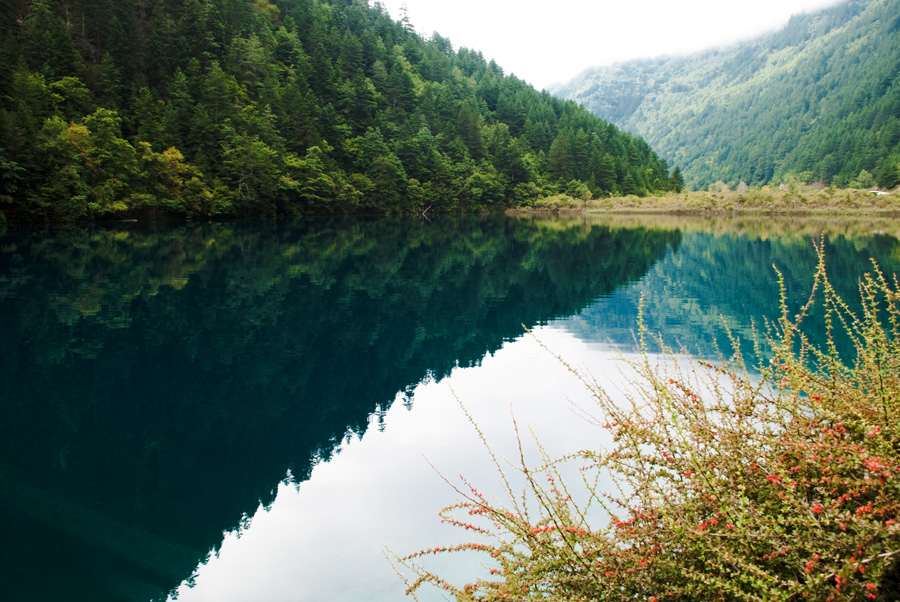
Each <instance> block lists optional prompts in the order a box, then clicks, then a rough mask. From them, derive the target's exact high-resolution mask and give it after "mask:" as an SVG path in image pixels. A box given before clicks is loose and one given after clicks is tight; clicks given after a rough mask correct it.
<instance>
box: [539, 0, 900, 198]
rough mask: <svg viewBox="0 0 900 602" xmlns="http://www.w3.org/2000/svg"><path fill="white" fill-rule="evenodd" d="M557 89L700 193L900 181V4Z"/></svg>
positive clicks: (823, 15) (851, 8)
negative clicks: (720, 186)
mask: <svg viewBox="0 0 900 602" xmlns="http://www.w3.org/2000/svg"><path fill="white" fill-rule="evenodd" d="M553 91H554V92H555V93H556V94H558V95H560V96H563V97H566V98H570V99H573V100H576V101H578V102H582V103H584V105H585V106H586V107H587V108H588V109H590V110H591V111H592V112H594V113H595V114H596V115H599V116H601V117H603V118H604V119H609V120H611V121H613V122H614V123H617V124H619V125H621V126H622V127H624V128H625V129H626V130H629V131H632V132H635V133H637V134H639V135H641V136H643V137H644V138H646V140H647V141H648V142H649V143H650V144H651V145H652V146H653V147H654V148H655V149H656V150H657V151H658V152H659V153H660V154H661V155H662V156H663V157H665V158H667V159H669V160H670V161H672V162H674V163H677V164H678V165H680V166H682V169H683V170H684V176H685V180H686V182H687V183H688V184H689V185H691V186H694V187H705V186H707V185H709V184H712V183H713V182H716V181H718V180H722V181H724V182H726V183H728V184H730V185H736V184H738V183H739V182H742V181H743V182H746V183H748V184H766V183H772V182H774V183H779V182H783V181H785V180H788V179H791V178H794V179H799V180H802V181H805V182H809V183H813V182H823V183H825V184H835V185H837V186H848V185H852V186H859V187H868V186H873V185H875V184H876V183H877V184H878V185H880V186H882V187H884V188H893V187H894V186H897V185H898V184H900V0H864V1H860V0H852V1H850V2H847V3H844V4H841V5H838V6H835V7H832V8H829V9H826V10H823V11H821V12H818V13H815V14H801V15H796V16H794V17H792V18H791V20H790V22H789V23H788V24H787V25H786V26H785V27H784V28H783V29H782V30H780V31H777V32H775V33H772V34H768V35H765V36H762V37H759V38H757V39H754V40H752V41H749V42H744V43H740V44H738V45H735V46H733V47H730V48H726V49H721V50H712V51H708V52H704V53H700V54H695V55H690V56H683V57H663V58H656V59H652V60H641V61H633V62H628V63H622V64H619V65H614V66H612V67H600V68H594V69H590V70H588V71H586V72H584V73H583V74H581V75H580V76H578V77H577V78H575V79H573V80H572V81H571V82H569V83H568V84H565V85H563V86H560V87H558V88H556V89H554V90H553Z"/></svg>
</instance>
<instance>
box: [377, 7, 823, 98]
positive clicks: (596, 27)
mask: <svg viewBox="0 0 900 602" xmlns="http://www.w3.org/2000/svg"><path fill="white" fill-rule="evenodd" d="M404 2H405V4H406V5H407V6H408V10H409V19H410V21H411V22H412V24H413V26H414V27H415V29H416V31H417V32H419V33H420V34H422V35H425V36H429V35H431V33H432V32H434V31H437V32H438V33H440V34H441V35H442V36H444V37H445V38H450V41H451V42H453V46H454V48H459V47H461V46H467V47H469V48H472V49H474V50H480V51H481V52H482V53H483V54H484V56H485V58H486V59H487V60H490V59H494V60H495V61H497V63H498V64H499V65H500V66H501V67H503V70H504V72H505V73H507V74H509V73H515V74H516V76H518V77H519V78H521V79H524V80H525V81H527V82H528V83H530V84H532V85H534V86H535V87H536V88H538V89H541V88H543V87H546V86H548V85H550V84H552V83H556V82H562V81H566V80H568V79H570V78H572V77H573V76H575V75H577V74H578V73H580V72H581V71H583V70H584V69H586V68H588V67H592V66H595V65H608V64H611V63H615V62H618V61H623V60H628V59H634V58H644V57H651V56H657V55H660V54H680V53H686V52H692V51H696V50H702V49H705V48H709V47H711V46H718V45H723V44H728V43H730V42H735V41H738V40H743V39H747V38H750V37H753V36H755V35H757V34H759V33H762V32H765V31H772V30H775V29H778V28H779V27H781V26H782V25H784V24H785V23H787V20H788V18H789V17H790V16H791V15H792V14H795V13H799V12H812V11H815V10H816V9H818V8H821V7H824V6H830V5H834V4H838V3H839V1H838V0H753V2H748V1H747V0H616V1H612V0H542V1H541V2H537V1H536V0H517V1H516V0H512V1H511V0H382V4H383V5H384V6H385V7H386V8H387V9H388V11H389V12H390V14H391V16H393V17H394V18H395V19H399V18H400V7H401V6H402V5H403V4H404Z"/></svg>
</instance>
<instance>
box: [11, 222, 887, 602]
mask: <svg viewBox="0 0 900 602" xmlns="http://www.w3.org/2000/svg"><path fill="white" fill-rule="evenodd" d="M823 233H824V236H825V239H824V240H825V247H826V255H827V259H828V265H829V269H830V277H831V278H832V280H833V282H834V283H835V285H836V288H837V289H838V290H839V291H840V292H842V293H843V294H844V295H845V297H846V298H848V299H851V298H853V296H854V295H855V291H856V282H857V279H858V277H859V276H860V275H861V274H862V273H863V272H864V271H866V270H869V269H871V262H870V258H874V259H875V260H877V261H878V263H879V265H880V266H881V267H882V269H883V270H884V271H886V272H888V273H891V272H898V271H900V243H898V236H900V223H897V222H892V221H867V220H771V219H760V218H755V219H704V218H690V219H688V218H675V217H652V216H645V217H615V216H613V217H599V216H598V217H570V218H554V219H551V218H534V217H503V216H490V217H480V216H464V217H450V216H436V217H434V218H432V219H430V220H428V219H423V218H407V217H357V218H341V219H306V220H301V221H296V222H233V223H196V224H187V225H184V224H178V225H168V224H144V223H110V224H94V225H87V226H81V225H70V226H57V227H27V228H26V227H22V228H12V227H11V228H9V229H7V230H6V231H4V232H2V234H0V332H2V333H3V339H2V341H3V344H2V345H0V411H2V420H0V436H2V446H0V450H2V452H0V520H2V521H3V524H4V527H5V537H4V539H5V544H4V547H3V558H2V562H0V572H2V579H3V583H4V589H5V591H6V592H7V593H6V594H5V596H6V597H8V598H9V599H15V600H36V601H43V600H60V599H65V600H74V601H77V600H91V601H94V602H96V601H106V600H123V601H125V600H127V601H132V600H135V601H137V600H140V601H147V602H149V601H150V600H165V599H167V598H170V599H173V598H175V597H177V598H178V600H181V601H195V600H196V601H211V600H217V601H223V600H247V599H265V600H272V601H276V600H315V601H317V602H318V601H328V600H347V599H366V600H385V601H386V600H402V599H404V597H403V589H404V586H403V584H402V582H401V581H400V578H399V577H398V576H397V575H396V574H395V573H394V570H393V569H392V567H391V565H390V563H389V562H388V560H387V559H386V557H385V550H386V549H389V550H393V551H394V552H397V553H400V554H403V553H408V552H413V551H416V550H418V549H421V548H423V547H433V546H436V545H449V544H452V543H455V542H459V541H462V540H465V539H466V533H459V532H457V531H458V530H456V529H453V528H451V527H450V526H448V525H444V524H441V522H440V519H439V517H438V511H439V510H440V508H441V507H443V506H445V505H448V504H451V503H453V502H454V501H456V500H457V499H458V495H457V493H456V492H455V491H454V489H453V486H452V485H456V486H459V485H460V484H461V482H460V480H459V476H460V475H465V477H466V478H467V479H469V480H470V481H471V482H472V483H473V484H476V485H477V486H478V487H479V489H481V490H483V491H492V490H495V491H497V492H498V493H499V491H500V490H499V488H498V487H497V484H498V475H497V473H496V470H495V469H494V467H493V466H492V464H491V463H490V461H489V456H488V455H487V452H486V451H485V448H484V446H483V444H482V442H481V441H480V440H479V438H478V437H477V435H476V433H475V430H474V428H473V427H472V425H471V424H469V422H468V419H467V417H466V413H468V414H469V415H470V416H472V418H473V419H474V421H475V422H476V423H477V424H478V425H479V428H481V430H482V431H483V432H484V434H485V437H486V439H487V440H488V442H489V443H490V444H491V445H492V447H493V448H494V450H495V452H497V454H498V455H500V456H504V457H505V456H513V455H514V454H515V453H517V452H516V443H515V437H514V432H513V427H512V420H513V416H514V417H515V419H516V421H517V422H518V424H519V426H520V428H521V429H522V430H523V431H527V428H526V425H527V426H529V427H531V428H532V429H533V430H534V432H535V433H536V435H537V436H538V437H539V438H540V440H541V441H542V442H543V443H544V445H545V446H546V448H547V449H548V451H550V452H551V453H553V454H562V453H565V452H566V451H572V450H575V449H579V448H583V447H585V446H590V445H595V444H596V443H597V441H598V440H599V437H600V433H598V432H597V429H596V428H595V427H593V426H591V424H590V423H589V422H588V421H587V420H585V418H584V416H583V415H582V414H583V413H584V412H585V411H589V409H590V399H589V396H588V395H587V392H586V391H585V388H584V386H583V385H582V384H581V383H580V382H579V381H578V380H577V379H576V378H574V376H573V375H572V374H571V373H570V372H569V371H568V370H567V369H566V367H565V366H564V365H563V364H562V363H560V362H559V361H558V360H557V359H555V358H554V357H553V355H552V354H551V353H550V351H548V349H549V350H552V352H553V353H556V354H559V355H561V356H562V357H564V358H566V359H567V360H568V361H569V362H570V363H571V364H572V365H573V366H576V367H578V368H579V369H582V370H583V371H585V372H590V373H591V374H592V375H593V376H595V377H596V378H598V379H599V380H600V381H601V382H604V383H606V384H607V385H608V386H609V387H611V388H613V389H615V388H622V387H624V386H626V383H625V382H624V381H623V377H622V375H621V373H620V371H619V366H620V365H621V361H620V358H621V357H622V356H625V357H627V356H628V355H629V354H631V353H633V351H634V331H635V327H636V324H637V318H638V311H639V307H640V306H641V304H642V307H643V317H644V321H645V323H646V325H647V327H648V329H649V330H650V331H651V332H658V333H661V334H662V336H663V337H664V338H665V339H666V340H667V341H669V342H670V343H672V344H673V345H681V346H684V348H685V349H686V350H688V351H689V352H690V353H692V354H693V355H696V356H701V357H707V358H715V357H716V356H717V346H718V347H719V348H727V345H728V338H727V337H726V336H725V332H724V329H723V327H722V324H723V321H724V322H725V323H727V324H728V325H729V327H730V328H731V330H732V332H734V333H736V334H737V335H738V336H739V337H740V338H741V343H742V346H744V347H745V348H746V349H750V348H751V339H752V337H753V333H754V331H756V332H761V331H764V329H765V319H766V317H775V316H777V312H778V303H777V302H778V284H777V277H776V272H775V270H774V268H773V267H772V266H773V265H774V266H776V267H777V268H778V270H780V272H781V273H782V275H783V277H784V282H785V285H786V289H787V292H788V302H789V305H790V306H791V307H794V308H795V307H799V305H800V304H801V303H802V302H803V301H805V300H806V299H807V297H808V295H809V289H810V285H811V282H812V274H813V270H814V268H815V265H816V253H815V249H814V247H813V244H812V241H813V240H818V239H819V237H820V236H822V235H823ZM642 299H643V301H641V300H642ZM525 328H528V329H530V330H531V331H532V334H527V333H526V332H525ZM809 329H810V330H809V332H810V335H811V337H812V338H813V339H814V340H815V339H817V338H818V339H821V336H822V333H821V322H820V321H817V316H816V314H815V313H814V314H813V315H812V316H811V318H810V322H809ZM463 408H465V409H463ZM528 436H530V435H528ZM526 451H527V452H528V453H529V454H531V455H530V456H529V457H536V456H534V446H533V445H530V444H527V442H526ZM480 560H481V559H479V558H474V559H466V558H460V559H459V560H458V561H450V560H449V559H448V560H445V561H441V564H437V565H435V568H437V569H438V570H440V571H441V572H442V573H444V574H447V575H451V576H454V577H455V578H457V579H459V580H460V581H462V580H464V579H472V578H474V577H476V576H479V575H481V574H483V573H484V572H485V571H486V570H487V567H484V566H482V565H481V564H480V562H479V561H480Z"/></svg>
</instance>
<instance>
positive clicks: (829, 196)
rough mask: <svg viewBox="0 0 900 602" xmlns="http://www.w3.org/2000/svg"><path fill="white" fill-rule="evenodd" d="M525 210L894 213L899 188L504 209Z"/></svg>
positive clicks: (899, 212) (723, 193) (691, 195)
mask: <svg viewBox="0 0 900 602" xmlns="http://www.w3.org/2000/svg"><path fill="white" fill-rule="evenodd" d="M507 213H511V214H529V213H571V214H583V213H646V214H679V215H736V214H741V215H760V216H762V215H783V216H815V215H819V216H822V215H868V216H880V217H900V193H898V192H897V191H893V192H883V191H869V190H855V189H835V188H822V189H819V188H814V187H812V186H803V187H785V188H775V187H770V186H763V187H762V188H748V189H746V190H727V189H726V190H715V191H687V192H678V193H676V192H672V193H668V194H666V195H662V196H646V197H638V196H634V195H630V196H625V197H609V198H601V199H581V198H573V197H570V196H567V195H555V196H553V197H548V198H544V199H541V200H539V201H536V202H535V203H534V205H532V206H530V207H517V208H513V209H509V210H508V211H507Z"/></svg>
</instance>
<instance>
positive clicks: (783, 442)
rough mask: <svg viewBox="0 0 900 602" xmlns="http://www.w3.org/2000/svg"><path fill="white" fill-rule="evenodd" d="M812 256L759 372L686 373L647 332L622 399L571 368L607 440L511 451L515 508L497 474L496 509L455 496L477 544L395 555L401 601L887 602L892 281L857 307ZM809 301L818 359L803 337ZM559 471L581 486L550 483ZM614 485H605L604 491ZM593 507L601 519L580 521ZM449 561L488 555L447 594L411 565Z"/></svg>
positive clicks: (893, 535) (892, 561)
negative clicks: (820, 319) (550, 454)
mask: <svg viewBox="0 0 900 602" xmlns="http://www.w3.org/2000/svg"><path fill="white" fill-rule="evenodd" d="M819 256H820V262H819V266H818V269H817V272H816V274H815V284H814V286H813V293H812V295H811V296H810V301H809V302H808V303H807V304H806V306H805V307H803V308H801V310H800V312H799V313H798V314H796V315H794V316H792V315H791V313H790V312H789V311H788V309H787V302H786V300H785V298H786V296H785V295H784V294H782V303H781V307H782V313H781V316H780V317H779V318H778V319H777V320H776V321H774V322H773V323H772V324H770V328H769V330H768V334H767V336H766V338H765V344H760V345H759V346H758V347H759V349H760V351H759V352H758V355H757V357H758V358H759V363H760V365H759V366H757V367H756V368H757V369H756V370H750V369H749V367H748V365H747V364H746V363H745V360H744V358H743V357H742V355H741V352H740V345H739V342H738V341H734V345H733V355H731V356H730V357H728V358H722V360H720V361H719V362H716V363H709V362H704V361H699V362H694V363H693V364H691V365H690V366H688V367H685V366H686V365H685V363H684V362H683V361H680V360H679V357H680V356H677V355H676V354H674V353H672V352H671V351H670V350H668V349H666V348H665V347H662V350H663V353H662V354H657V353H650V352H649V351H648V350H647V348H648V345H647V344H646V342H645V333H644V331H643V327H642V328H641V347H642V350H643V354H642V355H641V356H640V357H639V359H637V360H634V361H627V360H624V359H623V361H625V362H626V363H627V366H626V369H627V370H628V371H629V373H630V374H633V375H634V376H633V378H632V379H631V387H630V392H629V394H628V399H627V402H625V403H623V402H622V399H621V398H614V396H612V395H610V394H609V393H608V392H607V391H605V390H603V389H602V388H601V387H599V386H598V385H597V384H596V383H595V382H594V381H592V380H590V379H588V378H587V377H585V376H584V375H582V374H580V373H578V372H577V371H575V370H573V372H576V374H578V376H579V378H581V379H582V380H583V381H584V382H585V384H586V385H587V386H588V387H590V389H591V392H592V395H593V397H594V398H595V400H596V402H597V404H598V405H599V407H600V409H601V410H602V411H603V413H604V414H605V416H606V418H605V421H606V422H605V424H603V428H605V429H607V430H608V431H609V434H610V439H611V441H612V443H611V444H610V445H609V446H608V447H607V448H604V449H597V450H589V451H580V452H577V453H573V454H571V455H569V456H567V457H564V458H560V459H554V460H551V459H549V458H544V460H545V461H544V463H543V465H541V466H539V467H534V468H532V467H529V466H528V465H527V464H526V462H525V460H524V456H523V457H522V459H521V460H522V461H521V466H520V467H519V470H520V471H521V473H522V475H523V476H524V479H525V482H526V483H527V489H528V491H527V492H526V494H524V495H514V492H513V488H512V487H510V486H509V481H508V480H507V479H506V478H504V480H503V483H504V484H505V487H506V489H507V494H508V495H507V497H508V499H509V502H508V503H503V504H501V503H498V502H496V501H495V500H494V499H493V498H490V499H489V498H487V497H485V495H484V494H482V493H480V492H478V491H477V490H476V489H475V488H474V487H471V488H468V486H467V489H465V490H460V493H461V494H462V495H463V501H462V502H461V503H458V504H455V505H453V506H450V507H448V508H445V509H444V511H443V512H442V515H443V517H444V519H445V520H449V521H452V522H453V524H456V525H459V526H460V527H461V528H464V529H468V530H470V531H471V532H472V533H474V534H475V535H476V536H477V538H478V540H477V541H473V542H472V543H469V544H464V545H460V546H454V547H450V548H437V549H432V550H423V551H420V552H417V553H414V554H411V555H408V556H405V557H402V558H398V559H397V560H398V561H399V563H400V564H401V565H402V567H405V569H406V571H407V572H406V573H405V574H406V575H407V585H408V590H407V591H408V593H411V594H413V595H415V593H416V591H417V590H418V589H419V588H420V587H422V586H423V585H425V584H431V585H434V586H437V587H439V588H441V589H443V590H445V591H446V592H448V593H449V594H450V595H452V596H454V597H455V598H456V599H457V600H464V601H476V600H478V601H495V600H497V601H499V600H559V601H562V600H565V601H588V600H590V601H595V600H596V601H601V600H616V601H618V600H644V601H646V600H651V601H659V602H664V601H696V600H735V601H736V600H760V601H762V600H772V601H774V600H779V601H781V600H822V601H826V602H831V601H838V600H859V601H865V600H894V599H897V594H898V592H897V591H896V588H897V587H898V584H900V579H898V576H900V571H898V570H897V568H896V567H897V565H896V563H897V562H900V524H898V522H897V521H898V520H900V519H898V515H900V453H898V452H900V438H898V435H900V424H898V420H900V336H898V335H900V292H898V291H900V286H898V282H897V280H896V278H894V279H890V280H889V279H887V278H886V277H884V276H883V275H882V274H881V273H880V272H879V270H878V268H877V266H875V268H874V270H873V272H872V273H871V274H867V275H865V276H864V277H863V278H862V279H861V281H860V300H861V304H860V308H859V309H855V310H853V309H851V308H850V306H849V305H848V304H846V303H845V302H844V301H843V300H842V299H841V298H840V297H839V296H838V295H837V294H836V292H835V291H834V289H833V288H832V286H831V284H830V282H829V280H828V277H827V273H826V268H825V261H824V257H823V254H822V252H821V249H820V251H819ZM782 290H783V285H782ZM813 304H821V308H820V311H821V312H823V313H824V318H825V324H826V329H827V333H826V334H827V339H826V340H827V341H828V342H827V344H826V345H825V347H824V348H817V347H815V346H814V345H813V344H812V343H810V341H809V340H808V339H807V338H806V336H804V333H803V327H804V320H805V319H806V317H807V315H808V312H809V310H810V308H811V307H812V306H813ZM841 337H843V339H844V340H849V341H850V344H851V345H852V347H853V351H854V353H853V355H852V359H850V360H846V359H842V355H841V354H840V353H839V351H838V346H839V345H838V343H837V342H836V341H837V340H838V339H839V338H841ZM656 342H657V343H658V344H660V345H661V343H660V342H659V341H656ZM660 355H662V357H663V359H660ZM573 462H575V463H577V464H576V466H578V467H579V469H580V471H581V474H582V476H583V477H584V478H583V480H582V481H581V482H580V483H577V484H576V483H571V482H565V481H564V480H563V479H561V477H560V473H561V470H560V468H561V467H562V466H563V465H565V464H568V463H573ZM497 465H498V467H499V466H500V463H499V462H498V463H497ZM610 482H612V483H616V484H618V485H617V488H616V489H615V490H605V489H603V488H602V487H601V485H600V484H601V483H610ZM576 485H578V486H579V487H582V488H583V491H582V492H581V494H580V495H579V494H576V493H575V491H574V489H573V488H575V487H576ZM576 500H578V501H576ZM597 505H599V506H602V507H603V508H604V509H605V511H606V515H607V516H608V517H609V523H608V524H606V525H596V524H590V522H591V521H590V520H589V519H588V517H589V516H591V515H592V514H591V508H590V506H597ZM446 553H478V554H485V555H486V558H487V559H488V560H489V562H490V565H491V566H493V567H494V568H493V569H491V576H490V578H484V579H479V580H475V581H474V582H472V583H469V584H465V585H455V584H453V583H450V582H448V581H446V580H444V579H443V578H442V577H441V576H440V575H437V574H434V573H432V572H430V571H428V570H427V569H425V568H423V566H422V563H421V562H420V560H421V557H422V556H425V555H430V554H446ZM401 572H402V571H401ZM410 574H411V575H412V576H409V575H410Z"/></svg>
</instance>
